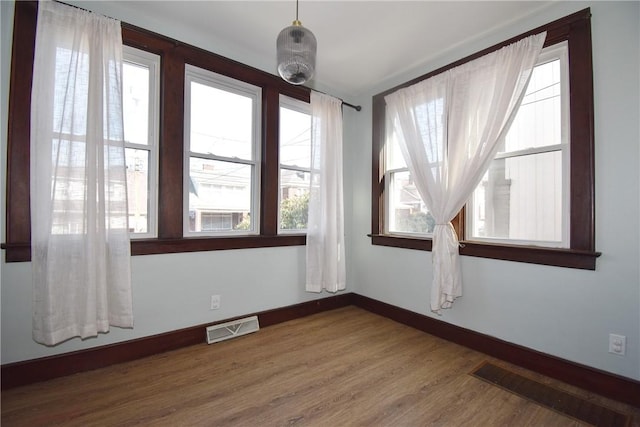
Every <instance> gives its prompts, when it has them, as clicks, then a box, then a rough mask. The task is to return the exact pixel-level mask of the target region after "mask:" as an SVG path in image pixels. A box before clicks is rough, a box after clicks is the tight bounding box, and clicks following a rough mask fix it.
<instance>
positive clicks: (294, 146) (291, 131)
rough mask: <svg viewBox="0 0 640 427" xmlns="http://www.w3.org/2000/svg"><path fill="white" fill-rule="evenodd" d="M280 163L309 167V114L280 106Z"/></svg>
mask: <svg viewBox="0 0 640 427" xmlns="http://www.w3.org/2000/svg"><path fill="white" fill-rule="evenodd" d="M280 164H281V165H287V166H297V167H300V168H305V169H309V168H310V167H311V115H310V114H307V113H301V112H300V111H295V110H291V109H289V108H284V107H280Z"/></svg>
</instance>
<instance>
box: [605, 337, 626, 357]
mask: <svg viewBox="0 0 640 427" xmlns="http://www.w3.org/2000/svg"><path fill="white" fill-rule="evenodd" d="M626 350H627V337H625V336H624V335H617V334H609V353H613V354H617V355H619V356H624V353H625V352H626Z"/></svg>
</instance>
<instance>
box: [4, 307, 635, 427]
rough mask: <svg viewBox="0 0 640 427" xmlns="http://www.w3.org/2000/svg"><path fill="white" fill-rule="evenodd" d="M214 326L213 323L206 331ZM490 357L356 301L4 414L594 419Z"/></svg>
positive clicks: (193, 420) (39, 398)
mask: <svg viewBox="0 0 640 427" xmlns="http://www.w3.org/2000/svg"><path fill="white" fill-rule="evenodd" d="M203 336H204V331H203ZM485 360H490V361H492V362H494V363H496V364H498V365H500V366H503V367H506V368H509V369H513V370H514V371H516V372H518V373H520V374H521V375H524V376H527V377H529V378H532V379H536V380H537V381H541V382H544V383H546V384H549V385H553V386H555V387H557V388H560V389H562V390H564V391H567V392H570V393H573V394H576V395H578V396H581V397H583V398H585V399H588V400H591V401H593V402H597V403H599V404H601V405H603V406H607V407H609V408H611V409H615V410H617V411H620V412H623V413H626V414H629V415H631V416H632V420H633V421H632V425H640V424H638V423H639V422H640V421H639V420H640V409H637V408H633V407H631V406H628V405H624V404H621V403H619V402H614V401H611V400H608V399H605V398H602V397H600V396H597V395H593V394H590V393H587V392H584V391H582V390H579V389H577V388H575V387H572V386H569V385H566V384H562V383H559V382H557V381H554V380H551V379H549V378H545V377H541V376H539V375H537V374H534V373H532V372H529V371H526V370H523V369H519V368H517V367H514V366H511V365H509V364H507V363H504V362H500V361H497V360H495V359H492V358H490V357H488V356H485V355H483V354H481V353H478V352H475V351H472V350H469V349H467V348H464V347H461V346H459V345H456V344H452V343H449V342H447V341H444V340H442V339H439V338H436V337H433V336H430V335H428V334H425V333H423V332H420V331H418V330H415V329H413V328H410V327H407V326H404V325H401V324H398V323H396V322H393V321H391V320H388V319H385V318H383V317H380V316H377V315H375V314H371V313H369V312H367V311H364V310H362V309H359V308H356V307H345V308H341V309H337V310H333V311H329V312H324V313H320V314H317V315H313V316H309V317H305V318H302V319H297V320H294V321H290V322H286V323H281V324H278V325H274V326H270V327H268V328H264V329H262V330H260V331H259V332H257V333H255V334H251V335H247V336H243V337H239V338H236V339H233V340H230V341H225V342H221V343H217V344H212V345H206V344H202V345H197V346H192V347H187V348H184V349H180V350H176V351H172V352H169V353H164V354H160V355H157V356H153V357H150V358H146V359H141V360H137V361H134V362H129V363H124V364H120V365H115V366H111V367H108V368H104V369H100V370H96V371H91V372H85V373H81V374H77V375H72V376H69V377H64V378H58V379H55V380H52V381H48V382H44V383H38V384H32V385H29V386H25V387H20V388H16V389H11V390H7V391H4V392H3V393H2V418H1V421H2V426H3V427H6V426H45V425H46V426H50V425H64V426H129V425H153V426H297V425H300V426H427V425H429V426H459V425H464V426H573V425H583V424H581V423H580V422H578V421H576V420H574V419H571V418H569V417H567V416H564V415H562V414H559V413H556V412H554V411H551V410H549V409H545V408H543V407H542V406H539V405H538V404H536V403H534V402H530V401H528V400H526V399H523V398H521V397H518V396H517V395H515V394H513V393H510V392H508V391H505V390H502V389H501V388H499V387H496V386H494V385H491V384H488V383H487V382H485V381H481V380H479V379H477V378H474V377H472V376H471V375H469V373H470V372H471V371H472V370H473V369H474V368H475V367H476V366H478V365H479V364H480V363H482V362H483V361H485Z"/></svg>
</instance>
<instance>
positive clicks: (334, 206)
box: [306, 91, 345, 292]
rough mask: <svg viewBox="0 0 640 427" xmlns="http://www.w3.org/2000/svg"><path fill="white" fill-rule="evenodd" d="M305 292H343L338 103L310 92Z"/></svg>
mask: <svg viewBox="0 0 640 427" xmlns="http://www.w3.org/2000/svg"><path fill="white" fill-rule="evenodd" d="M310 191H311V192H310V195H309V219H308V223H307V273H306V290H307V291H310V292H321V291H322V290H323V289H325V290H327V291H329V292H337V291H339V290H343V289H345V260H344V207H343V195H342V193H343V190H342V101H340V100H339V99H337V98H334V97H331V96H329V95H325V94H322V93H318V92H313V91H312V92H311V190H310Z"/></svg>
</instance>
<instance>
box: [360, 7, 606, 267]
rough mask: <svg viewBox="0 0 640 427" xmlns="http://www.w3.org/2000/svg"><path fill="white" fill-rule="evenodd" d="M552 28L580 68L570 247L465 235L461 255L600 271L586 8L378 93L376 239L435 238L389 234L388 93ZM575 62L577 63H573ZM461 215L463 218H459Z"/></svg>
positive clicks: (416, 243) (426, 245)
mask: <svg viewBox="0 0 640 427" xmlns="http://www.w3.org/2000/svg"><path fill="white" fill-rule="evenodd" d="M542 31H546V32H547V37H546V40H545V46H550V45H553V44H556V43H559V42H562V41H565V40H566V41H567V43H568V45H569V66H570V68H571V69H576V68H577V69H579V70H580V72H570V75H569V84H570V87H571V88H572V89H571V96H570V103H571V107H570V108H571V117H570V129H571V133H570V138H571V147H572V150H571V153H570V157H571V165H572V166H571V168H570V179H571V194H570V212H571V224H570V248H569V249H558V248H542V247H535V246H516V245H504V244H501V245H498V244H491V243H478V242H471V241H465V240H461V243H462V245H461V247H460V249H459V251H460V254H461V255H467V256H475V257H482V258H490V259H499V260H507V261H517V262H525V263H533V264H542V265H550V266H558V267H567V268H577V269H586V270H595V268H596V259H597V258H598V257H599V256H600V253H599V252H597V251H596V250H595V161H594V104H593V100H594V97H593V65H592V43H591V11H590V8H586V9H582V10H580V11H578V12H575V13H573V14H571V15H568V16H565V17H563V18H560V19H557V20H555V21H553V22H550V23H548V24H546V25H542V26H540V27H537V28H535V29H532V30H530V31H527V32H525V33H523V34H520V35H518V36H515V37H512V38H510V39H508V40H505V41H504V42H502V43H498V44H496V45H494V46H491V47H489V48H486V49H484V50H481V51H479V52H476V53H475V54H472V55H470V56H468V57H466V58H463V59H460V60H458V61H456V62H454V63H452V64H449V65H447V66H445V67H441V68H439V69H437V70H434V71H432V72H430V73H427V74H425V75H422V76H420V77H417V78H414V79H412V80H410V81H407V82H405V83H402V84H400V85H398V86H396V87H394V88H391V89H388V90H386V91H384V92H381V93H379V94H377V95H374V96H373V100H372V108H373V112H372V116H373V122H372V137H373V150H372V168H371V183H372V185H371V234H370V237H371V243H372V244H373V245H381V246H391V247H399V248H406V249H417V250H427V251H430V250H431V239H416V238H408V237H394V236H389V235H384V234H383V233H382V230H383V220H384V211H383V209H384V198H383V196H384V186H385V182H384V176H383V175H382V174H381V171H383V170H384V164H385V159H384V156H383V153H382V147H383V144H382V143H383V141H384V139H383V138H384V135H385V114H384V110H385V101H384V96H386V95H387V94H390V93H392V92H394V91H396V90H398V89H401V88H404V87H408V86H411V85H413V84H415V83H418V82H420V81H422V80H424V79H426V78H429V77H431V76H434V75H436V74H439V73H442V72H443V71H446V70H447V69H449V68H453V67H455V66H458V65H461V64H464V63H465V62H468V61H471V60H473V59H476V58H479V57H481V56H483V55H486V54H488V53H490V52H493V51H495V50H497V49H500V48H501V47H504V46H507V45H509V44H511V43H514V42H516V41H518V40H520V39H522V38H524V37H527V36H530V35H533V34H538V33H540V32H542ZM574 67H575V68H574ZM464 213H465V212H464V209H463V210H462V211H461V212H460V213H459V215H458V217H457V218H456V220H455V221H454V228H456V232H457V233H458V235H459V236H464ZM461 218H462V221H460V219H461Z"/></svg>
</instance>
